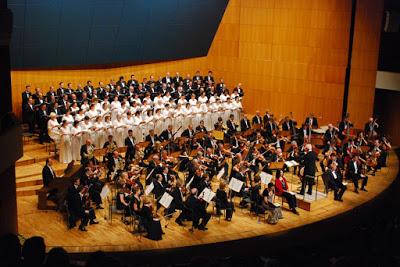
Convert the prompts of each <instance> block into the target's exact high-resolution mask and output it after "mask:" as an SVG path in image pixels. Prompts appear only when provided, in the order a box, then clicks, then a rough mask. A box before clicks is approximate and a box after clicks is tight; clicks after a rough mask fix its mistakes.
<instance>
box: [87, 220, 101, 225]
mask: <svg viewBox="0 0 400 267" xmlns="http://www.w3.org/2000/svg"><path fill="white" fill-rule="evenodd" d="M89 224H99V222H98V221H95V220H91V221H90V222H89Z"/></svg>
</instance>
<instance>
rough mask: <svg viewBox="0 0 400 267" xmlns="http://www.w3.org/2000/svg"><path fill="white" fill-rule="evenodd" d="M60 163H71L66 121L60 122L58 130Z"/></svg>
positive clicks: (68, 129) (70, 146)
mask: <svg viewBox="0 0 400 267" xmlns="http://www.w3.org/2000/svg"><path fill="white" fill-rule="evenodd" d="M60 136H61V140H60V162H61V163H70V162H71V161H72V144H71V131H70V128H69V126H68V122H67V121H63V122H62V126H61V128H60Z"/></svg>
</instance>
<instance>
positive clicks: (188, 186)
mask: <svg viewBox="0 0 400 267" xmlns="http://www.w3.org/2000/svg"><path fill="white" fill-rule="evenodd" d="M193 179H194V176H193V177H192V179H190V180H189V182H188V183H187V185H186V188H190V184H191V183H192V182H193Z"/></svg>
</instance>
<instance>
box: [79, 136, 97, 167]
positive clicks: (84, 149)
mask: <svg viewBox="0 0 400 267" xmlns="http://www.w3.org/2000/svg"><path fill="white" fill-rule="evenodd" d="M80 154H81V164H82V165H83V166H86V165H88V164H89V162H92V163H93V164H95V163H96V159H95V157H94V145H93V144H92V139H90V138H88V139H86V142H85V144H84V145H82V146H81V152H80Z"/></svg>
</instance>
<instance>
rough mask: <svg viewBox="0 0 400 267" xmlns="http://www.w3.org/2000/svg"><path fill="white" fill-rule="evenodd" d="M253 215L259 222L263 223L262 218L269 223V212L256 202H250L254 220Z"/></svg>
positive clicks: (251, 215)
mask: <svg viewBox="0 0 400 267" xmlns="http://www.w3.org/2000/svg"><path fill="white" fill-rule="evenodd" d="M253 215H254V216H255V217H257V219H258V222H260V221H261V218H263V219H264V222H266V221H267V217H266V215H267V212H266V211H265V210H264V209H263V208H261V207H260V205H257V204H256V202H255V201H250V218H252V217H253Z"/></svg>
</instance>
